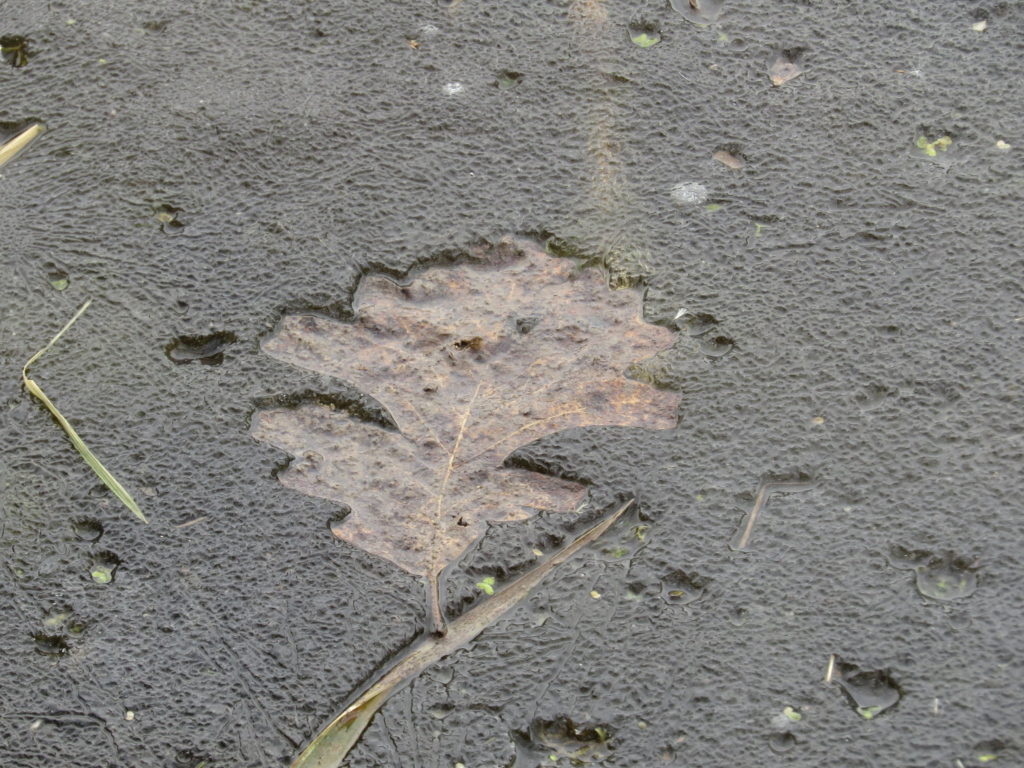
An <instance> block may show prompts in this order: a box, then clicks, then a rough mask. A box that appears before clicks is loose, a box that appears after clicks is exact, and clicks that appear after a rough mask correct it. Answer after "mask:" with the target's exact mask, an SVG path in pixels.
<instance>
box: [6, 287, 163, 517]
mask: <svg viewBox="0 0 1024 768" xmlns="http://www.w3.org/2000/svg"><path fill="white" fill-rule="evenodd" d="M91 303H92V300H91V299H90V300H89V301H87V302H85V304H83V305H82V306H81V308H80V309H79V310H78V311H77V312H75V316H74V317H72V318H71V319H70V320H68V322H67V324H66V325H65V326H64V327H63V328H61V329H60V331H58V332H57V335H56V336H54V337H53V338H52V339H50V343H49V344H47V345H46V346H45V347H43V348H42V349H40V350H39V351H38V352H36V353H35V354H34V355H32V357H30V358H29V360H28V362H27V363H25V365H24V366H23V367H22V369H21V380H22V383H24V385H25V389H27V390H28V391H29V392H31V393H32V395H33V396H35V397H36V398H37V399H38V400H39V402H41V403H42V404H43V405H45V406H46V410H48V411H49V412H50V413H51V414H53V417H54V418H55V419H56V420H57V423H58V424H60V426H61V428H62V429H63V430H64V432H65V433H66V434H67V436H68V439H70V440H71V444H72V445H73V446H75V450H77V451H78V453H79V454H80V455H81V456H82V458H83V459H85V463H86V464H88V465H89V467H90V468H91V469H92V471H93V472H95V473H96V476H97V477H98V478H99V479H100V480H102V481H103V484H104V485H105V486H107V488H109V489H110V490H111V491H112V492H113V494H114V495H115V496H117V498H118V499H120V500H121V503H122V504H124V505H125V506H126V507H128V509H130V510H131V511H132V512H133V513H134V514H135V516H136V517H138V518H139V519H140V520H141V521H142V522H144V523H148V522H149V521H148V520H146V516H145V515H144V514H142V510H141V509H139V505H138V504H136V503H135V499H133V498H132V495H131V494H130V493H128V491H126V490H125V488H124V486H123V485H121V483H119V482H118V481H117V478H116V477H114V476H113V475H112V474H110V471H109V470H108V469H107V468H106V467H104V466H103V464H102V463H101V462H100V460H99V459H97V458H96V455H95V454H94V453H93V452H92V451H91V450H89V446H87V445H86V444H85V441H84V440H82V438H81V437H79V436H78V433H77V432H75V428H74V427H72V426H71V424H70V423H68V420H67V419H65V418H64V416H63V415H62V414H61V412H60V411H58V410H57V406H55V405H54V404H53V402H52V401H51V400H50V398H48V397H47V396H46V393H45V392H43V390H42V389H41V388H40V387H39V385H38V384H36V382H34V381H33V380H32V379H30V378H29V377H28V369H29V366H31V365H32V363H34V362H36V360H38V359H39V358H40V357H42V356H43V354H44V353H45V352H46V351H47V350H48V349H50V347H52V346H53V345H54V344H56V343H57V341H58V339H60V337H61V336H63V335H64V334H65V333H66V332H67V330H68V329H69V328H70V327H71V326H72V325H74V324H75V321H76V320H78V318H79V317H81V316H82V313H83V312H85V310H86V309H88V308H89V304H91Z"/></svg>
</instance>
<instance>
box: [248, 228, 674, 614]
mask: <svg viewBox="0 0 1024 768" xmlns="http://www.w3.org/2000/svg"><path fill="white" fill-rule="evenodd" d="M508 250H509V249H507V248H506V249H504V251H508ZM502 252H503V249H496V250H495V252H493V253H491V254H490V256H489V257H488V259H487V263H483V264H475V265H474V264H467V265H461V266H455V267H434V268H431V269H427V270H426V271H423V272H420V273H419V274H417V275H415V276H414V277H412V278H411V279H410V280H408V281H407V282H404V283H397V282H395V281H393V280H391V279H390V278H387V277H383V276H379V275H374V276H368V277H365V278H364V279H363V280H362V283H361V284H360V286H359V290H358V291H357V294H356V300H355V314H356V317H355V321H354V322H351V323H345V322H339V321H336V320H331V319H325V318H323V317H317V316H312V315H290V316H287V317H285V319H284V320H283V322H282V324H281V326H280V328H279V329H278V330H277V332H276V333H275V334H274V335H273V336H272V337H271V338H269V339H268V340H267V341H266V342H265V343H264V344H263V350H264V351H265V352H267V353H269V354H270V355H272V356H274V357H276V358H278V359H280V360H284V361H286V362H289V363H292V364H293V365H297V366H301V367H304V368H309V369H311V370H314V371H317V372H320V373H325V374H328V375H330V376H335V377H337V378H339V379H342V380H344V381H346V382H348V383H350V384H352V385H353V386H355V387H356V388H357V389H359V390H361V391H362V392H364V393H366V394H368V395H370V396H372V397H373V398H375V399H376V400H377V401H378V402H380V403H381V404H383V405H384V406H385V407H386V408H387V409H388V411H389V412H390V414H391V416H392V417H393V419H394V421H395V423H396V424H397V425H398V427H399V430H398V431H395V430H389V429H386V428H383V427H381V426H379V425H378V424H376V423H372V422H367V421H361V420H359V419H357V418H355V417H353V416H351V415H349V414H347V413H345V412H343V411H332V410H330V409H329V408H327V407H324V406H321V405H306V406H302V407H300V408H297V409H268V410H262V411H260V412H258V413H257V414H256V415H255V416H254V418H253V425H252V434H253V436H254V437H255V438H256V439H258V440H262V441H266V442H269V443H272V444H274V445H276V446H278V447H279V448H282V449H284V450H285V451H287V452H288V453H290V454H291V455H293V456H295V457H302V459H301V460H300V461H296V462H293V463H292V464H291V466H290V467H289V468H288V469H287V470H286V471H284V472H281V473H280V474H279V476H278V477H279V479H280V481H281V482H282V483H283V484H284V485H286V486H288V487H290V488H294V489H296V490H299V491H302V492H303V493H307V494H309V495H311V496H319V497H322V498H326V499H332V500H334V501H338V502H340V503H343V504H346V505H348V506H349V507H351V509H352V513H351V514H350V515H349V516H348V517H347V518H345V520H344V522H343V523H342V524H341V525H340V526H339V527H337V528H336V529H335V535H337V536H338V537H339V538H341V539H344V540H345V541H348V542H350V543H351V544H353V545H355V546H357V547H360V548H362V549H364V550H366V551H368V552H372V553H373V554H376V555H379V556H380V557H384V558H387V559H388V560H391V561H392V562H394V563H395V564H396V565H398V566H400V567H402V568H404V569H405V570H406V571H408V572H410V573H413V574H417V575H421V576H425V577H427V579H428V582H430V583H431V584H432V585H434V588H435V590H436V580H437V576H438V574H439V573H440V571H441V570H442V569H443V568H444V567H445V566H446V565H447V564H448V563H450V562H451V561H452V560H454V559H455V558H456V557H458V556H459V555H460V554H461V553H462V552H463V551H464V550H465V549H466V547H468V546H469V544H470V543H472V542H473V541H474V540H475V539H476V538H477V537H479V536H480V535H481V534H482V533H483V532H484V530H485V528H486V525H487V522H488V521H508V520H522V519H525V518H527V517H529V516H530V515H531V514H533V513H534V512H536V511H537V510H540V509H549V510H558V511H569V510H572V509H573V508H575V507H576V505H577V504H578V503H579V501H580V498H581V496H582V492H583V489H582V487H581V486H580V485H578V484H576V483H572V482H568V481H566V480H561V479H558V478H554V477H549V476H545V475H540V474H537V473H534V472H528V471H525V470H521V469H513V468H505V467H503V466H502V463H503V461H504V459H505V457H506V456H507V455H508V454H509V453H510V452H512V451H513V450H514V449H515V448H517V447H519V446H522V445H524V444H526V443H528V442H530V441H533V440H536V439H537V438H539V437H542V436H544V435H548V434H551V433H553V432H557V431H559V430H564V429H569V428H572V427H586V426H594V425H624V426H637V427H646V428H650V429H667V428H671V427H673V426H675V423H676V417H675V413H676V407H677V405H678V400H679V398H678V395H677V394H676V393H674V392H669V391H666V390H661V389H656V388H654V387H652V386H650V385H648V384H645V383H642V382H640V381H635V380H630V379H627V378H625V377H624V376H623V372H624V371H625V370H626V369H627V367H628V366H629V365H630V364H631V363H634V362H636V361H639V360H641V359H643V358H646V357H648V356H650V355H653V354H654V353H656V352H658V351H660V350H663V349H665V348H666V347H668V346H669V345H670V344H671V343H672V340H673V337H674V334H673V333H672V332H671V331H669V330H668V329H666V328H661V327H658V326H654V325H650V324H647V323H645V322H643V320H642V318H641V296H640V293H639V292H638V291H636V290H632V289H627V290H620V291H610V290H609V289H608V288H607V285H606V280H605V277H604V275H603V273H601V272H600V271H597V270H593V269H587V270H582V271H580V270H579V269H578V268H577V267H576V264H575V262H573V261H570V260H568V259H559V258H553V257H550V256H548V255H546V254H545V253H543V252H541V251H539V250H536V249H535V248H532V249H529V248H528V249H526V250H522V251H521V252H520V251H517V252H516V255H515V256H513V257H508V256H507V255H506V256H505V257H501V256H500V255H499V254H500V253H502ZM434 602H435V605H434V606H433V611H434V622H435V628H438V629H439V628H440V626H442V625H443V619H442V618H441V617H440V613H439V609H438V608H437V606H436V593H435V594H434Z"/></svg>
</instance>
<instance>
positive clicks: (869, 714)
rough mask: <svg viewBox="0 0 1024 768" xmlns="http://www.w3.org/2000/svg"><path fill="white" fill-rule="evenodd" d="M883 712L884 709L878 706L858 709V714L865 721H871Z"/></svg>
mask: <svg viewBox="0 0 1024 768" xmlns="http://www.w3.org/2000/svg"><path fill="white" fill-rule="evenodd" d="M881 711H882V708H881V707H880V706H878V705H873V706H870V707H857V714H858V715H860V716H861V717H863V718H864V719H865V720H871V719H872V718H873V717H874V716H875V715H877V714H878V713H879V712H881Z"/></svg>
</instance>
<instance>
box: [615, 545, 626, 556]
mask: <svg viewBox="0 0 1024 768" xmlns="http://www.w3.org/2000/svg"><path fill="white" fill-rule="evenodd" d="M628 554H629V550H628V549H626V548H625V547H616V548H615V549H613V550H612V557H625V556H626V555H628Z"/></svg>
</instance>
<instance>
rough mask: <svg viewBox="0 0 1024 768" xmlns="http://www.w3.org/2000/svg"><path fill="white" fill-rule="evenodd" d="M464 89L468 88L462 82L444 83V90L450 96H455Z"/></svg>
mask: <svg viewBox="0 0 1024 768" xmlns="http://www.w3.org/2000/svg"><path fill="white" fill-rule="evenodd" d="M464 90H466V86H464V85H463V84H462V83H458V82H456V83H445V84H444V92H445V94H446V95H448V96H454V95H455V94H457V93H462V92H463V91H464Z"/></svg>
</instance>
